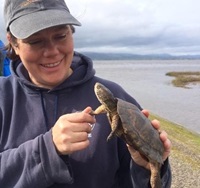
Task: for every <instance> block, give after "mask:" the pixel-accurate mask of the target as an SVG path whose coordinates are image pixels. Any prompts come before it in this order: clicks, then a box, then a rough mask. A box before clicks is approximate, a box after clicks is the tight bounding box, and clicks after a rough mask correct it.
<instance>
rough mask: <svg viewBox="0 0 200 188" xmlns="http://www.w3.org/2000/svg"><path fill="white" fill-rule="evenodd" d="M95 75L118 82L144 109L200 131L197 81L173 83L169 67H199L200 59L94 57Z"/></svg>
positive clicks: (182, 68) (172, 69)
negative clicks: (168, 73)
mask: <svg viewBox="0 0 200 188" xmlns="http://www.w3.org/2000/svg"><path fill="white" fill-rule="evenodd" d="M94 68H95V69H96V75H97V76H100V77H103V78H105V79H109V80H112V81H114V82H116V83H118V84H119V85H121V86H122V87H123V88H124V89H125V90H126V91H127V92H128V93H129V94H130V95H131V96H133V97H134V98H135V99H136V100H137V101H138V102H139V103H140V105H141V106H142V107H143V108H144V109H148V110H149V111H150V113H153V114H156V115H159V116H160V117H162V118H165V119H167V120H170V121H172V122H175V123H177V124H180V125H182V126H184V127H186V128H187V129H189V130H191V131H193V132H197V133H200V83H199V84H191V85H189V88H180V87H175V86H173V85H172V83H171V81H172V79H174V77H169V76H166V73H167V72H170V71H200V60H120V61H97V60H96V61H94Z"/></svg>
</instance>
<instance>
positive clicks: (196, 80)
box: [166, 72, 200, 88]
mask: <svg viewBox="0 0 200 188" xmlns="http://www.w3.org/2000/svg"><path fill="white" fill-rule="evenodd" d="M166 75H167V76H173V77H175V79H174V80H172V84H173V85H174V86H176V87H184V88H189V85H191V84H193V85H194V84H200V72H168V73H166Z"/></svg>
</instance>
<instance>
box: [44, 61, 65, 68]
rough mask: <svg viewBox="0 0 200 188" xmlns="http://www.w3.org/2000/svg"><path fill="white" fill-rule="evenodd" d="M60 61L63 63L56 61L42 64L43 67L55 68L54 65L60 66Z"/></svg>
mask: <svg viewBox="0 0 200 188" xmlns="http://www.w3.org/2000/svg"><path fill="white" fill-rule="evenodd" d="M60 63H61V61H59V62H56V63H49V64H46V65H42V66H43V67H47V68H53V67H56V66H58V65H59V64H60Z"/></svg>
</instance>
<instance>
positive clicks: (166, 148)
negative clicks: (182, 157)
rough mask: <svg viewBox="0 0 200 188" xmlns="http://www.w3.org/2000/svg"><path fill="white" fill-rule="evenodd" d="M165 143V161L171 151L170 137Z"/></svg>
mask: <svg viewBox="0 0 200 188" xmlns="http://www.w3.org/2000/svg"><path fill="white" fill-rule="evenodd" d="M163 144H164V148H165V151H164V154H163V161H165V160H166V159H167V158H168V157H169V155H170V153H171V141H170V140H169V139H167V140H166V141H165V142H164V143H163Z"/></svg>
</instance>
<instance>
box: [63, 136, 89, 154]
mask: <svg viewBox="0 0 200 188" xmlns="http://www.w3.org/2000/svg"><path fill="white" fill-rule="evenodd" d="M89 144H90V141H89V140H88V139H87V140H85V141H81V142H75V143H71V144H68V145H66V146H65V147H63V148H62V152H61V153H62V154H71V153H73V152H76V151H79V150H83V149H85V148H87V147H88V146H89Z"/></svg>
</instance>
